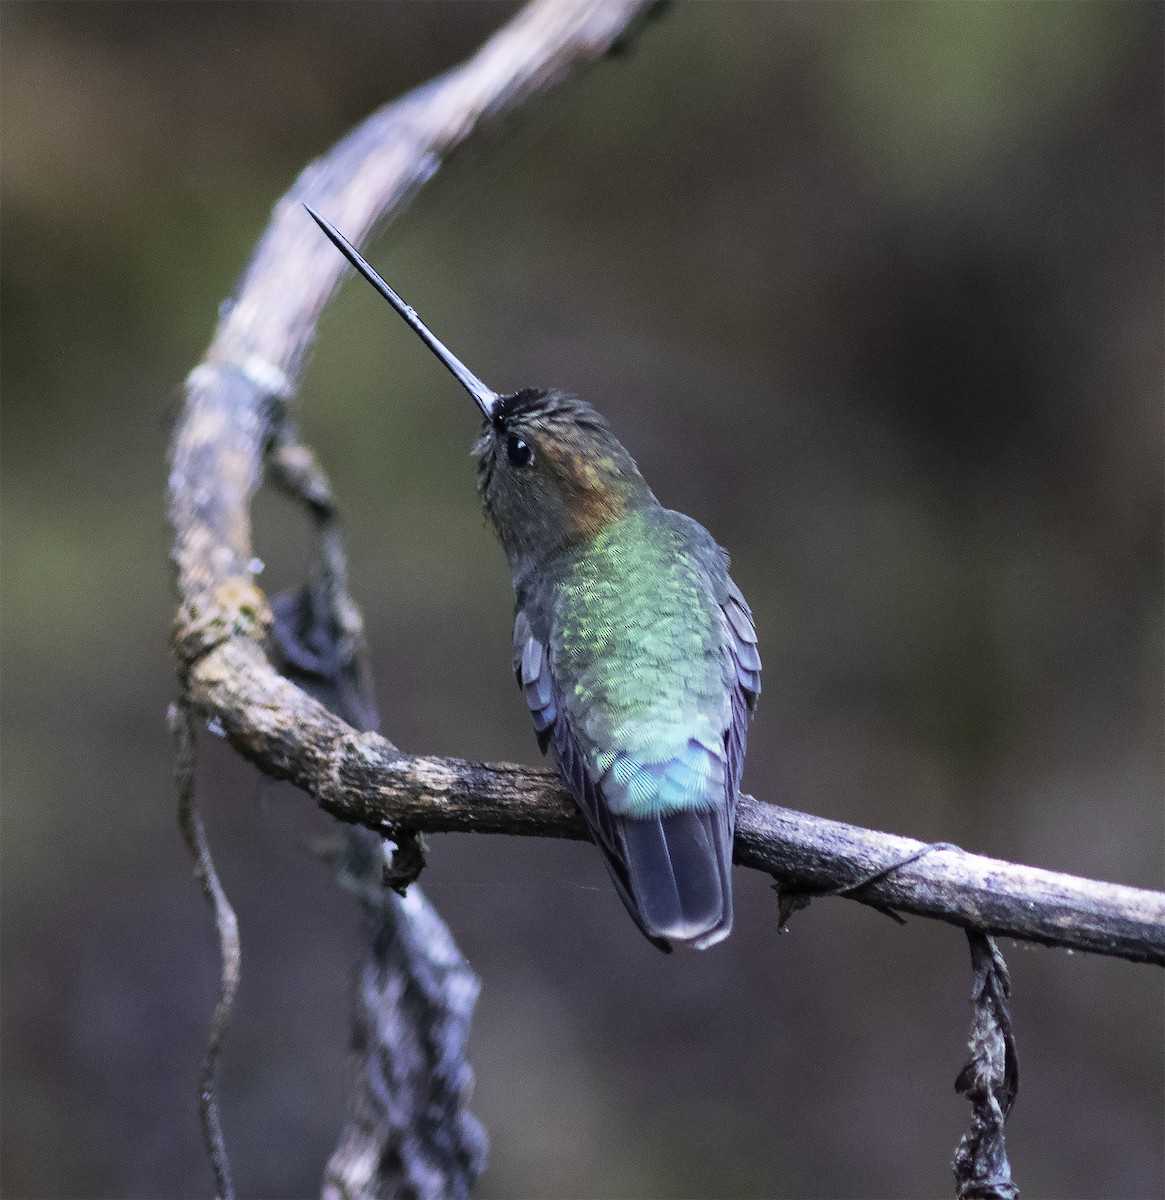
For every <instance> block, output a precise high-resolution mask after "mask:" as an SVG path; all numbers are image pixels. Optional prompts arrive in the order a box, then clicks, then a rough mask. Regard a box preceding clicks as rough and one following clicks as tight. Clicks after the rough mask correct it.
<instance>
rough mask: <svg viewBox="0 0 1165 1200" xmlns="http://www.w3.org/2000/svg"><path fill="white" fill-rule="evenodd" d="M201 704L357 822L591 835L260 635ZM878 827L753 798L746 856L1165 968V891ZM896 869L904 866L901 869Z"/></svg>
mask: <svg viewBox="0 0 1165 1200" xmlns="http://www.w3.org/2000/svg"><path fill="white" fill-rule="evenodd" d="M190 688H191V691H190V695H191V698H192V700H193V702H194V703H195V704H196V705H198V707H199V708H200V709H202V710H204V711H205V712H207V713H214V714H215V715H217V716H218V717H219V719H220V720H221V722H222V724H223V727H224V728H225V729H226V732H227V736H228V737H229V738H230V740H231V742H232V744H234V746H235V747H236V748H237V749H238V750H239V751H240V752H241V753H242V754H244V755H246V757H248V758H250V759H251V761H252V762H254V763H255V764H256V765H257V766H259V767H260V768H261V769H262V770H264V771H266V772H268V773H269V774H273V775H275V776H277V777H278V778H281V779H289V780H291V782H293V783H295V784H296V785H298V786H299V787H302V788H304V789H305V790H306V791H308V792H310V793H311V794H312V795H314V796H315V797H316V798H317V799H318V800H319V803H320V804H321V805H323V807H324V808H326V809H327V810H328V811H329V812H331V813H333V814H334V815H335V816H337V817H340V818H341V819H342V820H345V821H353V822H355V823H357V824H360V825H366V826H367V827H368V828H370V829H377V830H379V831H381V832H383V833H385V834H386V835H388V836H391V834H392V831H393V830H398V829H415V830H420V831H421V832H426V833H429V832H432V833H437V832H473V833H510V834H520V835H526V836H543V837H568V838H585V837H586V833H585V830H584V827H583V824H582V819H581V818H580V817H579V815H578V812H577V809H576V808H575V806H574V804H573V802H572V801H571V800H570V798H569V796H568V795H567V793H566V792H565V791H564V790H563V788H562V786H561V784H560V783H559V782H558V780H557V778H556V777H555V776H554V775H553V774H552V773H551V772H549V771H539V770H532V769H530V768H528V767H521V766H515V765H513V764H510V763H495V764H486V763H475V762H467V761H464V760H462V759H456V758H426V757H420V756H414V755H409V754H403V753H401V752H400V751H399V750H397V749H396V748H395V747H394V746H392V745H391V744H390V743H389V742H387V741H386V740H385V739H384V738H382V737H379V736H378V735H376V734H362V733H357V732H356V731H355V730H353V729H351V728H349V727H348V726H346V725H344V724H343V722H341V721H339V720H337V719H336V718H335V717H333V716H332V715H331V713H329V712H328V711H327V710H326V709H324V708H323V707H322V706H321V705H318V704H316V703H315V702H314V701H313V700H311V699H310V698H309V697H308V696H305V695H304V694H303V693H302V692H301V691H299V689H298V688H296V687H294V686H293V685H292V684H290V683H288V681H287V680H285V679H282V678H281V677H280V676H278V675H277V674H276V673H275V671H274V670H273V669H272V668H271V667H270V665H269V664H268V663H267V662H266V659H265V657H264V655H263V652H262V650H261V649H260V648H259V647H258V646H257V645H255V644H254V643H253V642H251V641H249V640H247V639H245V638H241V637H235V638H230V639H228V640H227V641H226V642H223V643H222V644H221V645H219V646H217V647H215V648H214V649H213V650H212V651H210V652H209V653H208V654H207V655H205V656H204V657H203V658H201V659H200V660H198V661H197V662H196V663H195V664H193V666H192V668H191V672H190ZM925 845H926V843H924V842H919V841H916V840H915V839H913V838H907V837H900V836H898V835H896V834H889V833H878V832H875V831H874V830H870V829H862V828H859V827H858V826H855V825H846V824H843V823H841V822H839V821H830V820H826V819H825V818H823V817H815V816H811V815H809V814H808V813H800V812H795V811H793V810H792V809H787V808H779V807H777V806H776V805H773V804H765V803H763V802H762V801H759V800H755V799H753V798H752V797H751V796H741V798H740V808H739V811H738V816H737V822H736V854H735V861H736V862H737V863H740V864H741V865H743V866H748V867H754V868H756V869H757V870H761V871H765V872H768V873H769V874H771V875H773V876H774V877H775V878H776V879H777V880H778V882H779V883H780V885H781V887H782V889H783V890H787V891H791V892H798V893H807V894H809V895H812V894H814V893H822V892H830V891H832V892H837V891H841V890H844V889H846V888H848V887H850V886H852V885H853V884H854V883H855V882H858V881H861V880H863V879H866V878H867V877H869V876H871V875H875V874H877V873H879V872H882V871H887V872H889V873H888V874H886V875H885V876H884V877H881V878H878V879H876V880H875V881H874V882H871V883H869V884H867V885H866V886H864V887H862V888H860V889H859V890H858V891H857V892H855V893H854V894H853V897H852V898H853V899H856V900H860V901H861V902H863V903H866V904H875V905H878V906H881V907H886V908H891V909H896V910H899V911H902V912H907V913H915V914H917V915H918V916H923V917H934V918H937V919H939V920H943V921H949V922H951V923H952V924H955V925H960V926H963V927H964V928H966V929H972V930H978V931H979V932H982V933H988V934H994V935H996V936H1004V937H1013V938H1020V939H1023V940H1025V941H1034V942H1043V943H1046V944H1047V945H1052V946H1064V947H1067V948H1069V949H1074V950H1087V951H1091V952H1093V953H1096V954H1108V955H1113V956H1116V957H1118V958H1127V959H1130V960H1131V961H1133V962H1153V963H1158V964H1161V965H1165V895H1163V894H1162V893H1160V892H1152V891H1146V890H1143V889H1140V888H1131V887H1125V886H1122V885H1120V884H1112V883H1101V882H1098V881H1094V880H1089V879H1080V878H1078V877H1076V876H1073V875H1063V874H1059V873H1056V872H1053V871H1044V870H1041V869H1039V868H1037V867H1027V866H1020V865H1018V864H1015V863H1009V862H1003V861H1000V860H998V859H993V858H985V857H983V856H981V855H978V854H968V853H965V852H964V851H961V850H958V849H955V848H953V847H952V848H949V849H948V848H941V847H940V848H935V849H934V850H933V851H932V852H930V853H928V854H926V855H924V856H922V857H919V858H916V859H915V860H914V861H912V862H908V863H905V865H903V866H901V867H898V864H899V863H903V860H905V859H908V858H910V857H911V856H912V855H915V854H917V853H918V851H919V850H921V849H923V848H924V847H925ZM895 868H897V869H895Z"/></svg>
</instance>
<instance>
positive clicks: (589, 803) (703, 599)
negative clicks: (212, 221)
mask: <svg viewBox="0 0 1165 1200" xmlns="http://www.w3.org/2000/svg"><path fill="white" fill-rule="evenodd" d="M308 212H309V213H310V214H311V216H312V217H313V218H314V219H315V220H316V222H317V223H318V224H319V226H320V228H321V229H323V231H324V233H326V234H327V235H328V237H329V238H331V240H332V241H333V242H334V243H335V245H336V246H337V247H338V248H339V249H340V251H341V252H342V253H343V254H344V255H345V256H346V257H347V259H348V261H349V262H351V264H352V265H353V266H354V267H355V268H356V270H357V271H359V272H360V274H361V275H363V276H364V278H365V279H367V280H368V281H369V283H371V284H372V286H373V287H374V288H376V290H377V291H378V292H379V293H380V294H381V295H382V296H383V297H384V298H385V299H386V300H387V301H388V302H389V303H390V304H391V305H392V306H393V308H395V309H396V311H397V312H398V313H400V315H401V316H402V317H403V318H404V319H405V321H407V322H408V324H409V325H411V326H412V328H413V329H414V330H415V331H416V332H417V333H418V334H419V335H420V337H421V339H422V340H423V341H424V342H425V344H426V345H427V346H428V347H429V349H430V350H432V351H433V353H434V354H436V355H437V357H438V358H439V359H440V360H441V361H442V362H443V363H444V364H445V366H446V367H447V368H448V369H449V370H450V371H451V372H452V373H453V374H454V375H455V376H456V377H457V379H458V381H459V382H460V383H461V385H462V387H464V388H465V390H466V391H467V392H468V393H469V394H470V395H471V396H472V397H473V399H474V400H475V401H476V403H477V406H478V408H480V409H481V412H482V416H483V418H484V421H483V427H482V436H481V439H480V441H478V443H477V445H476V447H475V448H474V453H475V455H476V458H477V486H478V490H479V491H480V493H481V498H482V503H483V505H484V507H485V511H486V514H487V515H488V516H489V519H490V521H491V522H492V524H493V526H494V529H495V530H496V531H497V535H498V538H499V540H500V541H501V543H502V547H503V549H504V550H505V552H506V558H507V559H508V560H509V564H510V571H511V573H512V575H513V580H514V592H515V595H516V600H517V602H516V607H515V616H514V674H515V675H516V676H517V679H518V684H519V686H520V687H521V689H522V691H523V692H524V694H525V697H526V703H527V704H528V705H529V708H530V713H531V715H532V717H533V720H534V729H535V732H536V734H537V737H538V744H539V746H540V747H541V749H542V752H543V753H545V752H546V747H547V746H548V745H553V746H554V755H555V758H556V759H557V762H558V771H559V774H560V775H561V776H562V779H563V782H564V783H565V784H566V786H567V788H568V789H569V790H570V793H571V795H573V796H574V799H575V801H576V802H577V803H578V806H579V808H580V809H581V810H582V814H583V816H584V817H585V818H586V823H587V826H588V827H589V829H590V832H591V836H592V837H593V838H594V840H595V842H597V843H598V846H599V848H600V849H601V850H602V852H603V855H604V857H605V859H606V863H607V868H608V870H609V871H610V873H611V878H612V879H613V880H614V882H615V887H616V888H617V889H618V892H619V896H620V898H621V899H622V901H623V903H624V904H625V905H626V906H627V911H628V912H629V913H630V914H631V916H632V918H633V919H634V921H635V923H636V924H637V925H638V926H639V928H640V929H641V930H642V931H643V932H644V934H646V935H647V937H648V938H649V939H650V940H651V941H652V942H654V943H655V945H657V946H658V947H659V948H660V949H662V950H670V949H671V945H670V942H671V941H672V940H675V941H681V942H691V943H693V944H694V945H695V946H697V947H699V948H700V949H703V948H705V947H707V946H711V945H713V944H714V943H716V942H718V941H720V940H721V939H722V938H725V937H727V936H728V934H729V932H730V931H731V929H732V876H731V869H732V837H733V829H734V826H735V819H736V800H737V795H738V789H739V785H740V774H741V770H742V768H743V766H744V752H745V744H746V739H747V734H748V722H749V718H750V717H751V715H752V712H753V710H754V709H755V707H756V702H757V697H758V696H759V695H760V665H761V664H760V656H759V655H758V654H757V648H756V630H755V628H754V627H753V621H752V613H751V612H750V611H749V607H748V605H747V604H746V603H745V600H744V597H743V596H742V595H741V593H740V589H739V588H738V587H737V586H736V584H735V583H733V582H732V579H731V578H730V577H729V574H728V555H727V554H726V553H725V552H724V551H723V550H722V549H721V548H720V547H719V546H718V545H717V544H716V542H715V541H714V540H713V538H712V535H711V534H709V533H708V531H707V530H706V529H705V528H704V527H703V526H702V525H699V524H697V522H695V521H693V520H692V519H691V518H690V517H686V516H684V515H683V514H682V513H677V512H672V511H670V510H669V509H666V508H664V507H663V506H662V505H661V504H660V503H659V501H658V500H656V498H655V496H654V495H653V494H652V491H651V489H650V488H649V487H648V486H647V483H646V481H645V480H644V478H643V476H642V475H640V473H639V469H638V467H636V465H635V460H634V459H633V458H632V457H631V455H630V454H628V453H627V451H626V450H625V449H624V448H623V446H622V444H621V443H620V442H619V441H618V440H617V439H616V438H615V435H614V434H613V433H612V432H611V430H610V427H609V426H608V424H607V422H606V421H605V420H604V419H603V418H602V417H601V416H600V415H599V414H598V413H597V412H596V411H595V410H594V409H593V408H592V407H591V406H590V405H589V404H587V403H586V401H584V400H580V399H579V398H578V397H576V396H572V395H568V394H567V393H566V392H562V391H558V390H557V389H551V390H548V391H543V390H540V389H534V388H523V389H522V390H521V391H517V392H512V393H508V394H505V395H500V394H498V393H497V392H495V391H493V390H492V389H491V388H488V387H487V386H486V385H485V384H484V383H482V381H481V380H480V379H478V377H477V376H476V375H475V374H474V373H473V372H472V371H470V370H469V369H468V367H466V366H465V364H464V363H462V362H461V360H460V359H458V358H457V357H456V356H455V355H454V354H452V353H450V351H449V350H448V349H446V347H445V346H444V345H442V343H441V342H440V341H438V340H437V338H436V337H434V335H433V334H432V333H431V332H430V331H429V329H428V328H427V327H426V326H425V325H424V324H423V323H422V322H421V320H420V318H419V317H418V316H417V314H416V312H415V311H414V310H413V309H412V308H410V307H409V306H408V305H407V304H405V302H404V301H403V300H402V299H401V298H400V297H399V296H398V295H397V294H396V292H394V291H393V290H392V288H391V287H389V286H388V284H387V283H385V282H384V280H383V279H381V277H380V276H379V275H378V274H377V273H376V272H375V271H374V270H373V269H372V268H371V267H370V266H369V265H368V263H367V262H365V260H364V259H363V258H362V257H361V256H360V254H359V253H358V252H357V251H356V249H355V248H354V247H353V246H352V245H351V244H350V243H349V242H348V241H347V240H346V239H345V238H344V237H343V235H342V234H340V233H339V232H338V231H337V230H336V229H335V228H334V227H333V226H332V225H330V224H329V223H328V222H327V221H325V220H324V219H323V218H322V217H320V216H319V215H318V214H317V213H315V212H312V210H311V209H310V208H309V209H308Z"/></svg>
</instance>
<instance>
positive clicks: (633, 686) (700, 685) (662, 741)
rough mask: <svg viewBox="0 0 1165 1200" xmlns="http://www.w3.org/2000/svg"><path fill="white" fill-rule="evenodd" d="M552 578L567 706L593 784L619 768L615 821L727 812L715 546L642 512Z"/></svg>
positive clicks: (728, 672) (693, 527)
mask: <svg viewBox="0 0 1165 1200" xmlns="http://www.w3.org/2000/svg"><path fill="white" fill-rule="evenodd" d="M555 574H557V575H558V579H557V586H556V587H555V591H554V602H553V606H552V617H551V627H550V654H551V659H552V661H553V664H554V676H555V678H556V679H557V680H558V685H559V698H560V703H561V705H562V708H563V710H564V712H565V714H566V717H567V719H568V721H569V723H570V727H571V729H572V730H573V732H574V735H575V737H576V739H577V740H578V742H579V745H580V747H581V748H582V750H583V752H584V754H585V755H586V758H587V760H588V766H589V768H590V770H591V773H592V775H593V777H594V778H596V779H598V778H601V777H603V776H604V775H606V774H607V772H608V770H611V769H612V768H614V769H613V771H612V775H611V776H608V778H609V779H610V780H612V782H613V783H614V784H615V785H616V786H615V789H614V790H615V791H616V792H617V793H618V794H619V795H620V796H621V797H622V798H623V801H622V803H619V801H618V800H614V802H613V803H612V808H613V810H614V811H624V812H625V813H626V814H627V815H629V816H635V817H641V816H642V817H646V816H657V815H665V814H667V813H669V812H678V811H682V810H683V809H690V808H696V809H703V808H709V809H710V808H714V807H715V806H716V805H718V804H719V805H723V804H724V802H725V796H724V777H723V773H722V772H721V771H719V770H717V769H716V766H717V762H718V761H719V760H721V759H723V756H724V730H725V729H726V728H727V727H728V725H729V724H730V722H731V702H730V694H729V693H730V688H731V685H732V683H733V676H734V667H733V665H732V662H731V659H730V658H729V656H728V655H727V654H726V651H725V634H724V619H723V616H722V613H721V609H720V604H719V601H718V599H717V595H716V591H717V590H719V591H722V590H723V584H721V583H720V581H721V580H722V579H724V578H725V577H726V574H727V572H726V566H725V562H724V557H723V555H722V553H721V552H720V550H719V548H718V547H717V546H716V544H715V542H714V541H713V540H712V538H711V537H710V535H709V534H708V533H707V532H706V531H705V530H704V529H703V528H702V527H701V526H699V525H697V524H696V522H694V521H692V520H690V519H689V518H688V517H685V516H682V515H681V514H679V513H674V512H670V511H668V510H667V509H663V508H659V507H649V508H644V509H639V510H636V511H634V512H632V513H630V514H629V515H628V516H626V517H624V518H623V519H622V520H619V521H615V522H613V523H612V524H610V525H608V526H607V528H606V529H604V530H603V531H602V533H600V534H599V535H598V536H597V537H596V538H594V539H593V540H592V541H591V542H590V544H589V545H587V547H586V549H585V552H580V553H576V554H571V555H568V556H566V560H565V561H564V562H563V564H562V566H561V574H559V573H558V572H555ZM714 581H715V582H714ZM717 584H720V586H719V587H717Z"/></svg>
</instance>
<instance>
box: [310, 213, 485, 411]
mask: <svg viewBox="0 0 1165 1200" xmlns="http://www.w3.org/2000/svg"><path fill="white" fill-rule="evenodd" d="M304 208H307V211H308V215H309V216H310V217H311V218H312V220H313V221H315V223H316V224H317V225H318V226H319V227H320V228H321V229H322V230H323V231H324V233H326V234H327V235H328V237H329V238H330V239H331V240H332V242H333V243H334V245H335V247H336V249H337V250H339V251H340V253H341V254H342V255H343V256H344V257H345V258H346V259H347V260H348V261H349V262H350V263H351V264H352V266H354V267H355V268H356V270H357V271H359V272H360V274H361V275H363V276H364V278H365V279H367V280H368V282H369V283H370V284H372V286H373V287H374V288H375V289H376V290H377V291H378V292H379V293H380V294H381V295H382V296H383V297H384V298H385V299H386V300H387V301H388V302H389V304H391V305H392V306H393V308H395V309H396V311H397V312H398V313H400V315H401V316H402V317H404V319H405V320H406V321H407V322H408V323H409V325H410V326H412V328H413V329H414V330H416V332H417V335H418V336H419V337H420V339H421V341H422V342H424V343H425V345H426V346H428V347H429V349H430V350H432V351H433V353H434V354H435V355H436V356H437V357H438V358H439V359H440V360H441V361H442V362H443V363H444V364H445V366H446V367H447V368H448V370H449V371H451V372H452V373H453V375H454V376H456V378H457V381H458V382H459V383H460V384H461V386H462V387H463V388H464V389H465V390H466V391H467V392H468V393H469V394H470V395H471V396H472V397H473V399H474V401H475V402H476V404H477V407H478V408H480V409H481V411H482V412H483V413H484V414H485V416H486V419H487V420H489V419H490V418H491V417H492V416H493V414H494V409H495V408H496V407H497V403H498V399H499V397H498V394H497V392H495V391H494V390H493V389H492V388H488V387H486V385H485V384H484V383H482V381H481V380H480V379H478V377H477V376H476V375H475V374H474V373H473V372H472V371H471V370H470V369H469V368H468V367H467V366H466V365H465V364H464V363H463V362H462V361H461V359H459V358H458V357H457V355H456V354H454V353H453V352H452V351H451V350H450V349H449V348H448V347H447V346H446V345H445V344H444V342H442V341H440V340H439V339H438V338H436V337H434V336H433V334H432V333H431V332H430V330H429V327H428V326H427V325H426V324H425V323H424V321H422V320H421V318H420V317H418V316H417V312H416V309H414V308H412V307H411V306H410V305H408V304H406V303H405V302H404V301H403V300H402V299H401V298H400V297H399V296H398V295H397V294H396V292H394V291H393V290H392V288H390V287H389V286H388V284H387V283H385V282H384V280H383V279H381V277H380V276H379V275H378V274H377V273H376V272H375V271H374V270H373V269H372V268H371V267H370V266H369V265H368V263H367V262H366V261H365V259H364V258H363V256H362V255H361V254H360V251H359V250H357V249H356V247H355V246H353V245H352V243H351V242H350V241H348V239H347V238H346V237H345V236H344V235H343V234H342V233H341V232H340V231H339V230H338V229H337V228H336V227H335V226H334V225H332V224H331V223H330V222H329V221H325V220H324V218H323V217H321V216H320V214H319V213H318V212H315V211H314V210H313V209H311V208H308V206H307V205H306V204H305V205H304Z"/></svg>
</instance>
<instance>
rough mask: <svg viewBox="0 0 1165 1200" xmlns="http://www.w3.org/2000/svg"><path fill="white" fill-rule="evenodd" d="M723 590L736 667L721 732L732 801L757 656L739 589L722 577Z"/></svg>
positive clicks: (755, 692)
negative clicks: (729, 713)
mask: <svg viewBox="0 0 1165 1200" xmlns="http://www.w3.org/2000/svg"><path fill="white" fill-rule="evenodd" d="M725 580H726V581H727V590H726V592H725V595H724V597H723V599H722V600H721V601H720V608H721V611H722V612H723V613H724V619H725V621H726V623H727V625H728V632H729V638H728V647H729V651H730V653H731V654H732V661H733V665H734V666H735V668H736V681H735V684H734V685H733V687H732V719H731V721H730V723H729V726H728V728H727V729H726V730H725V731H724V748H725V750H726V751H727V753H728V778H729V780H730V782H731V787H732V799H733V800H735V798H736V793H737V792H738V791H739V790H740V776H741V774H742V773H743V771H744V752H745V750H746V749H747V747H748V723H749V721H750V720H751V719H752V714H753V713H754V712H756V703H757V699H758V698H759V696H760V670H761V667H760V654H759V653H758V652H757V648H756V626H755V625H754V624H753V619H752V609H750V608H749V607H748V602H747V601H746V600H745V598H744V596H743V595H742V593H741V591H740V588H738V587H737V586H736V584H735V583H733V581H732V579H731V577H730V576H728V575H727V574H726V575H725Z"/></svg>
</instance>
